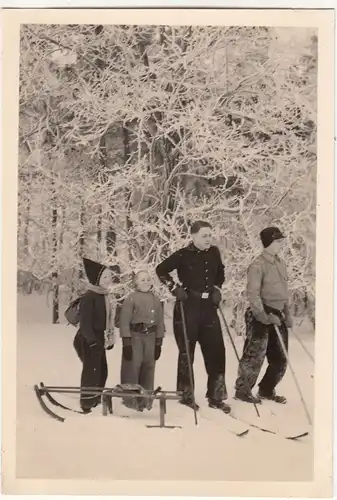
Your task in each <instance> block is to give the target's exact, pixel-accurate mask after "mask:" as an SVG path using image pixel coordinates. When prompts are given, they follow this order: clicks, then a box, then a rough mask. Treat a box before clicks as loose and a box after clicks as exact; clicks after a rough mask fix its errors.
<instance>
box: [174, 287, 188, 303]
mask: <svg viewBox="0 0 337 500" xmlns="http://www.w3.org/2000/svg"><path fill="white" fill-rule="evenodd" d="M172 293H173V295H174V296H175V297H176V298H177V299H178V300H180V301H181V302H184V301H185V300H186V299H187V298H188V295H187V293H186V291H185V290H184V289H183V287H182V286H177V287H176V288H175V289H174V290H173V292H172Z"/></svg>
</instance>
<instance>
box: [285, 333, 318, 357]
mask: <svg viewBox="0 0 337 500" xmlns="http://www.w3.org/2000/svg"><path fill="white" fill-rule="evenodd" d="M291 333H292V335H293V336H294V337H295V339H296V340H297V341H298V343H299V344H300V345H301V347H302V349H303V351H304V352H305V353H306V354H307V355H308V356H309V358H310V359H311V361H312V362H313V363H314V362H315V360H314V358H313V356H312V354H310V352H309V351H308V349H307V348H306V347H305V345H304V344H303V342H302V340H301V339H300V338H299V336H298V335H297V334H296V333H295V332H294V330H293V329H291Z"/></svg>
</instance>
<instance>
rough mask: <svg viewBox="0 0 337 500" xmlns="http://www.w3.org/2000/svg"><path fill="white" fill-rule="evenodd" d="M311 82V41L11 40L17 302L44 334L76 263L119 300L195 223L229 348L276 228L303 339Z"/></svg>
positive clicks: (158, 29)
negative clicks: (226, 324)
mask: <svg viewBox="0 0 337 500" xmlns="http://www.w3.org/2000/svg"><path fill="white" fill-rule="evenodd" d="M316 78H317V36H316V30H314V29H307V28H268V27H224V26H222V27H220V26H210V27H208V26H198V27H190V26H183V27H178V26H174V27H172V26H121V25H120V26H110V25H105V26H93V25H24V26H22V27H21V53H20V125H19V128H20V130H19V174H18V175H19V196H18V292H19V293H25V294H26V293H33V292H38V293H41V294H46V295H47V297H48V300H50V299H51V300H52V303H53V315H52V317H51V321H53V322H54V323H55V322H58V321H59V310H60V307H59V306H60V303H62V304H67V303H68V302H69V300H70V299H71V298H72V297H75V296H77V295H78V294H79V293H80V291H81V290H82V287H83V277H84V276H83V269H82V261H81V256H82V255H85V256H87V257H89V258H92V259H94V260H99V261H102V262H105V263H107V264H118V265H119V266H120V268H121V270H122V273H124V276H123V277H122V282H123V284H122V290H121V289H120V288H119V289H118V292H119V293H122V295H123V294H125V293H127V292H128V290H129V286H130V281H129V277H130V272H131V271H132V270H137V269H139V268H141V267H144V265H145V266H149V267H150V268H151V269H154V267H155V266H156V264H157V263H159V262H160V260H161V259H163V257H165V256H166V255H168V254H169V253H170V252H172V251H174V250H176V249H177V248H179V247H181V246H183V245H185V244H186V243H187V239H188V233H187V228H188V224H189V223H190V222H191V221H193V220H195V219H206V220H208V221H209V222H211V223H212V224H213V225H214V228H215V229H214V236H215V239H216V243H217V244H218V246H219V248H220V250H221V253H222V256H223V261H224V264H225V267H226V283H225V286H224V295H223V296H224V299H225V301H226V304H227V306H228V307H229V308H230V309H231V310H232V312H233V318H232V326H233V328H235V330H236V332H237V333H238V334H242V333H243V310H244V308H245V306H246V299H245V285H246V269H247V266H248V265H249V263H250V262H251V260H252V258H253V257H254V256H255V255H256V254H257V253H258V252H259V251H260V248H261V247H260V242H259V236H258V235H259V232H260V230H261V229H263V227H265V226H267V225H270V224H276V225H279V226H280V227H281V228H282V230H283V231H284V232H285V233H286V235H287V237H288V239H287V247H286V248H285V254H284V257H285V258H286V259H287V264H288V269H289V274H290V288H291V291H292V294H293V299H294V301H293V303H294V311H293V312H294V314H295V315H297V316H302V317H303V316H304V315H305V316H307V317H309V318H310V320H311V322H312V323H313V325H314V317H315V315H314V307H315V237H316V161H317V158H316V112H317V110H316V96H317V82H316ZM156 290H157V292H158V293H159V294H160V296H161V297H162V298H163V299H164V300H167V299H168V298H169V296H168V293H167V291H166V290H164V289H163V288H162V287H160V285H159V283H156Z"/></svg>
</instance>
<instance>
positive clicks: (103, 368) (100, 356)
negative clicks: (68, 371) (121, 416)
mask: <svg viewBox="0 0 337 500" xmlns="http://www.w3.org/2000/svg"><path fill="white" fill-rule="evenodd" d="M74 348H75V350H76V352H77V355H78V357H79V358H80V360H81V362H82V364H83V367H82V374H81V388H85V387H97V389H103V388H104V387H105V384H106V381H107V378H108V365H107V361H106V353H105V349H104V347H102V346H95V347H89V345H88V344H87V342H86V340H85V339H84V338H83V337H82V336H81V335H80V334H79V333H77V334H76V336H75V339H74ZM99 401H100V395H94V394H85V393H84V392H81V397H80V405H81V408H83V409H90V408H93V407H94V406H96V405H97V404H98V403H99Z"/></svg>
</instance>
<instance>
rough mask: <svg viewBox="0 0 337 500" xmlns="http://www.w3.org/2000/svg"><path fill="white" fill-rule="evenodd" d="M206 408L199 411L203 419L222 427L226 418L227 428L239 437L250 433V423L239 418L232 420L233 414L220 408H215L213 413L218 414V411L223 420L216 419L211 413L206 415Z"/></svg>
mask: <svg viewBox="0 0 337 500" xmlns="http://www.w3.org/2000/svg"><path fill="white" fill-rule="evenodd" d="M208 409H209V410H211V409H210V408H207V410H208ZM207 410H206V408H202V409H201V408H200V409H199V411H198V414H199V416H200V417H201V418H202V420H207V422H211V423H212V424H215V425H221V427H222V426H223V421H224V420H223V419H224V418H225V419H226V420H227V427H226V429H227V430H228V432H230V433H231V434H234V435H235V436H237V437H244V436H247V434H248V433H249V430H250V429H249V425H247V424H246V423H244V422H240V421H239V420H237V419H235V420H234V419H233V420H232V421H230V420H231V414H230V413H224V412H223V411H222V410H218V409H215V408H214V409H213V412H214V413H212V414H213V415H216V412H218V413H219V414H221V417H220V420H221V422H220V421H219V420H218V419H216V420H214V419H212V418H211V417H210V416H209V415H205V411H207Z"/></svg>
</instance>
